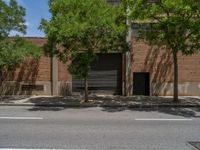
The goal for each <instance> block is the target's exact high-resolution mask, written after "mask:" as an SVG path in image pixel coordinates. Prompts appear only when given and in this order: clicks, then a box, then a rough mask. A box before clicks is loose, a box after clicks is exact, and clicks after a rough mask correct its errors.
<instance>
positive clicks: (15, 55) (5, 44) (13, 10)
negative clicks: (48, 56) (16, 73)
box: [0, 0, 41, 79]
mask: <svg viewBox="0 0 200 150" xmlns="http://www.w3.org/2000/svg"><path fill="white" fill-rule="evenodd" d="M24 16H25V9H24V8H23V7H21V6H19V5H18V4H17V2H16V0H10V2H9V4H7V3H5V2H4V1H3V0H0V73H2V72H3V71H7V70H11V69H13V68H16V67H19V66H20V64H21V63H22V62H23V61H24V60H25V59H26V58H27V57H34V58H39V56H40V54H41V50H40V49H39V48H38V47H37V46H35V45H33V44H32V43H30V42H28V41H26V40H24V39H23V38H20V37H19V36H14V37H12V38H11V37H9V34H10V33H11V32H12V31H16V32H19V33H23V34H25V33H26V25H25V19H24ZM0 77H1V79H2V74H1V75H0Z"/></svg>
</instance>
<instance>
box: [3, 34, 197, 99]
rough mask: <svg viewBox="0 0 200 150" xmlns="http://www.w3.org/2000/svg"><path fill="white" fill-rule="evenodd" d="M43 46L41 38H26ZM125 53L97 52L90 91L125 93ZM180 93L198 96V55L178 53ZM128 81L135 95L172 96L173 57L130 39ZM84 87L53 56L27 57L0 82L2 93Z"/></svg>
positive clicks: (51, 92)
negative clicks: (130, 51)
mask: <svg viewBox="0 0 200 150" xmlns="http://www.w3.org/2000/svg"><path fill="white" fill-rule="evenodd" d="M27 39H28V40H30V41H31V42H32V43H34V44H36V45H38V46H42V45H43V44H45V43H46V39H44V38H34V37H33V38H27ZM126 61H127V60H126V55H125V54H122V53H110V54H99V59H98V60H96V61H95V62H94V63H93V65H92V71H91V73H90V79H89V89H90V90H91V92H92V93H107V94H119V95H121V94H124V91H125V90H124V89H125V85H126V83H125V82H127V80H126V79H125V76H126V75H125V74H126V71H125V68H126V67H125V65H126ZM178 63H179V94H180V95H188V96H189V95H196V96H200V54H195V55H193V56H182V55H181V54H179V57H178ZM131 64H132V65H131V77H130V81H128V82H132V83H133V84H130V85H131V86H132V87H130V89H129V90H130V92H131V94H134V95H172V94H173V60H172V57H171V55H170V54H169V53H167V51H166V50H165V49H164V48H160V47H151V46H149V45H147V44H145V43H144V42H138V41H136V40H134V38H132V62H131ZM82 89H83V81H82V80H77V79H74V78H73V77H72V76H71V75H70V73H69V72H68V71H67V64H63V63H61V62H59V61H58V60H57V59H56V58H49V57H46V56H43V57H41V59H40V60H39V61H34V60H30V59H28V60H27V61H26V62H25V63H24V64H22V65H21V67H20V68H18V69H16V70H14V71H12V72H9V73H6V74H5V77H4V81H3V82H2V83H1V86H0V92H1V94H29V95H30V94H34V95H35V94H38V95H68V94H71V92H79V91H81V90H82Z"/></svg>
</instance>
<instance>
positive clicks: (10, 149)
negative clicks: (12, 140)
mask: <svg viewBox="0 0 200 150" xmlns="http://www.w3.org/2000/svg"><path fill="white" fill-rule="evenodd" d="M0 150H87V149H20V148H18V149H12V148H0Z"/></svg>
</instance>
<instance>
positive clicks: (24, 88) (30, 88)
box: [21, 84, 44, 91]
mask: <svg viewBox="0 0 200 150" xmlns="http://www.w3.org/2000/svg"><path fill="white" fill-rule="evenodd" d="M21 89H22V91H44V85H35V84H23V85H22V86H21Z"/></svg>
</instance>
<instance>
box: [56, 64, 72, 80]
mask: <svg viewBox="0 0 200 150" xmlns="http://www.w3.org/2000/svg"><path fill="white" fill-rule="evenodd" d="M67 69H68V64H63V63H62V62H60V61H59V62H58V81H63V82H71V81H72V77H71V75H70V73H69V72H68V70H67Z"/></svg>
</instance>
